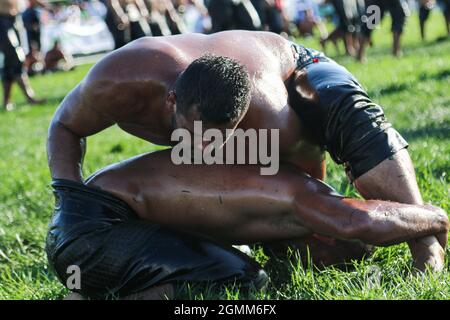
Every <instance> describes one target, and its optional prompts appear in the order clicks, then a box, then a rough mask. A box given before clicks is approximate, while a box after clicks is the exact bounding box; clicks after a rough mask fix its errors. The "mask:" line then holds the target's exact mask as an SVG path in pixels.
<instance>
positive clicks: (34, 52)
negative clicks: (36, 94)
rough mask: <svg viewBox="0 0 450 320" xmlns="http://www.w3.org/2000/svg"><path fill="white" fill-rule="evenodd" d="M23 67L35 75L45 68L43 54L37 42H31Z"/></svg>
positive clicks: (31, 74) (28, 72) (29, 73)
mask: <svg viewBox="0 0 450 320" xmlns="http://www.w3.org/2000/svg"><path fill="white" fill-rule="evenodd" d="M23 67H24V69H25V70H26V72H27V74H28V75H29V76H34V75H35V74H38V73H40V72H42V71H43V70H44V64H43V63H42V54H41V51H40V50H39V48H38V47H37V45H36V43H31V47H30V49H29V52H28V53H27V56H26V58H25V62H24V63H23Z"/></svg>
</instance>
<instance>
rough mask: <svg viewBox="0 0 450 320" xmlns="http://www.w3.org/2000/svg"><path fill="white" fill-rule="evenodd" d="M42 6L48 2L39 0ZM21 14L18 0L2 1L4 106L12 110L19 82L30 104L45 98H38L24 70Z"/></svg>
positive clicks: (0, 31) (0, 36)
mask: <svg viewBox="0 0 450 320" xmlns="http://www.w3.org/2000/svg"><path fill="white" fill-rule="evenodd" d="M37 3H38V4H39V5H40V6H46V4H44V3H42V2H40V1H37ZM18 14H19V12H18V8H17V1H16V0H1V1H0V51H1V52H2V53H3V55H4V66H3V73H2V83H3V107H4V109H6V110H8V111H9V110H12V109H13V107H14V105H13V104H12V103H11V89H12V85H13V83H14V82H17V83H18V85H19V87H20V88H21V89H22V92H23V93H24V95H25V96H26V98H27V100H28V102H29V103H30V104H38V103H41V102H43V100H39V99H36V98H35V96H34V92H33V89H32V88H31V87H30V85H29V81H28V76H27V74H26V73H25V72H24V68H23V63H24V61H25V54H24V51H23V49H22V47H21V45H20V40H19V38H20V36H19V31H18V29H17V24H16V17H17V15H18Z"/></svg>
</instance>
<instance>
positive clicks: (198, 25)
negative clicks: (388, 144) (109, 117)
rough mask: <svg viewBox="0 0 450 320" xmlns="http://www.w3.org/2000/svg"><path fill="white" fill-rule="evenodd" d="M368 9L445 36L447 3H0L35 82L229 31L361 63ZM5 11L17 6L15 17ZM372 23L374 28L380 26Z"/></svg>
mask: <svg viewBox="0 0 450 320" xmlns="http://www.w3.org/2000/svg"><path fill="white" fill-rule="evenodd" d="M2 3H3V4H2ZM371 5H372V6H373V5H378V7H379V8H380V9H381V15H383V13H384V12H389V13H390V16H391V19H392V30H393V29H395V27H397V29H398V28H399V26H400V28H401V26H403V25H404V24H405V21H406V18H407V17H408V16H411V15H417V18H419V20H420V27H421V34H422V38H423V39H425V34H426V33H425V30H426V21H427V19H428V16H429V13H430V12H431V11H433V10H436V11H439V12H441V13H442V15H443V24H446V28H447V29H446V31H447V34H448V32H449V30H448V26H449V18H450V1H449V0H440V1H439V0H438V1H434V0H420V1H416V0H409V1H408V0H381V1H380V0H378V1H377V0H366V1H364V0H72V1H71V0H47V1H43V0H42V1H36V0H0V16H2V15H14V18H15V28H16V31H17V33H18V37H19V40H20V43H21V47H22V49H23V54H24V55H25V56H26V61H25V63H24V65H25V68H26V69H27V72H28V73H29V74H30V75H32V74H35V73H39V72H43V71H51V70H58V69H63V70H70V69H71V68H72V67H73V66H74V64H77V63H82V62H85V61H86V57H89V56H94V57H96V56H95V55H96V54H99V53H104V52H108V51H111V50H113V49H115V48H119V47H121V46H123V45H125V44H126V43H128V42H130V41H132V40H135V39H137V38H140V37H143V36H167V35H174V34H180V33H188V32H198V33H213V32H218V31H223V30H231V29H244V30H264V31H271V32H275V33H278V34H281V35H283V36H284V37H286V38H288V37H295V38H296V39H299V38H301V37H305V38H308V37H316V38H317V39H319V40H320V45H321V48H316V49H322V50H324V51H325V50H326V49H327V46H328V45H329V44H328V43H330V44H331V46H332V47H333V48H334V49H335V50H337V52H338V53H339V51H340V50H341V51H343V52H345V53H346V54H348V55H351V56H355V57H357V58H358V59H359V60H361V61H362V60H363V59H364V57H363V56H362V54H363V52H362V53H360V55H359V56H358V50H359V47H360V44H359V43H360V41H359V40H358V39H359V38H360V37H359V35H360V33H361V32H362V30H361V26H362V25H363V22H364V21H367V16H368V13H372V12H373V11H370V9H369V8H370V6H371ZM8 6H14V7H15V9H14V10H13V12H10V11H11V9H10V8H8ZM375 18H378V17H375ZM381 18H382V16H380V17H379V18H378V20H380V19H381ZM417 18H416V19H417ZM375 22H376V25H375V27H374V28H376V27H377V23H378V22H379V21H375ZM393 31H395V30H393ZM442 36H445V34H443V35H442ZM369 44H370V45H373V42H372V41H371V40H369ZM394 50H395V48H394ZM397 51H399V50H397ZM395 54H396V55H398V54H400V52H396V53H395ZM0 55H1V54H0ZM73 57H75V58H79V57H84V59H83V58H79V59H75V60H73ZM88 60H89V61H90V60H92V59H88ZM2 65H3V62H2V58H1V57H0V68H1V67H2Z"/></svg>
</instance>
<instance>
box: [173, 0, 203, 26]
mask: <svg viewBox="0 0 450 320" xmlns="http://www.w3.org/2000/svg"><path fill="white" fill-rule="evenodd" d="M166 1H170V0H166ZM177 5H178V6H177V12H179V13H180V14H181V16H182V19H183V23H184V25H185V28H186V31H187V32H199V33H209V32H210V31H211V17H210V16H209V13H208V9H207V8H206V7H205V4H204V2H203V0H180V1H178V2H177Z"/></svg>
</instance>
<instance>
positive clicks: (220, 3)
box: [207, 0, 261, 32]
mask: <svg viewBox="0 0 450 320" xmlns="http://www.w3.org/2000/svg"><path fill="white" fill-rule="evenodd" d="M207 8H208V12H209V15H210V16H211V23H212V30H211V32H219V31H225V30H232V29H241V30H260V29H261V20H260V18H259V15H258V12H257V11H256V9H255V7H254V6H253V4H252V2H251V1H250V0H209V1H208V4H207Z"/></svg>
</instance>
